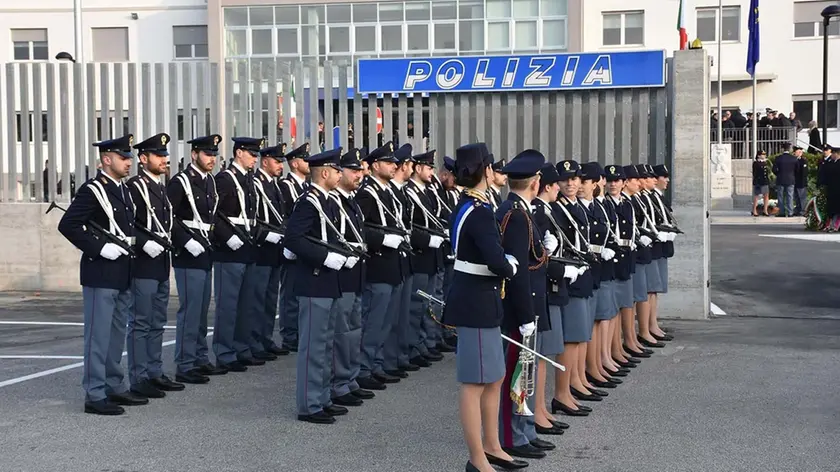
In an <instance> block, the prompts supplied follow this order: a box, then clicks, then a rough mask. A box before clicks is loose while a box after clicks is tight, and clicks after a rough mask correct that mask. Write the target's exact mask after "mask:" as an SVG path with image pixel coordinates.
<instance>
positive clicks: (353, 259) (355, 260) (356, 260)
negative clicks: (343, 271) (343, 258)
mask: <svg viewBox="0 0 840 472" xmlns="http://www.w3.org/2000/svg"><path fill="white" fill-rule="evenodd" d="M358 263H359V258H358V257H356V256H350V257H348V258H347V262H345V263H344V267H345V268H347V269H352V268H353V267H354V266H355V265H356V264H358Z"/></svg>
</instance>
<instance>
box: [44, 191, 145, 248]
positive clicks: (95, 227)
mask: <svg viewBox="0 0 840 472" xmlns="http://www.w3.org/2000/svg"><path fill="white" fill-rule="evenodd" d="M54 209H59V210H61V211H63V212H64V213H67V209H66V208H62V207H60V206H59V205H58V204H57V203H55V202H54V201H53V202H50V206H49V208H47V211H46V212H45V213H44V214H47V213H49V212H51V211H53V210H54ZM85 226H87V227H88V228H89V229H90V230H91V231H92V232H94V233H96V235H97V236H99V237H100V238H105V239H106V240H107V241H108V242H109V243H113V244H116V245H117V246H119V247H121V248H123V249H124V250H125V251H126V252H127V253H128V255H129V256H131V257H137V253H136V252H134V248H133V247H132V246H131V245H130V244H128V243H127V242H125V241H123V240H122V239H120V238H118V237H117V236H116V235H115V234H113V233H111V232H110V231H108V230H106V229H105V228H103V227H102V226H101V225H100V224H99V223H97V222H95V221H92V220H88V221H87V222H86V223H85Z"/></svg>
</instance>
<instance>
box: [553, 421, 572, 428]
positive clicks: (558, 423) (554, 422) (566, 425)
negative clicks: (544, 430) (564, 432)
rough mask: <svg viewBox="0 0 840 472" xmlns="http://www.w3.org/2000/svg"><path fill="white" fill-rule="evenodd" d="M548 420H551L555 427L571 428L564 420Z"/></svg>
mask: <svg viewBox="0 0 840 472" xmlns="http://www.w3.org/2000/svg"><path fill="white" fill-rule="evenodd" d="M548 421H550V422H551V424H553V425H554V427H555V428H560V429H569V424H568V423H564V422H562V421H557V420H548Z"/></svg>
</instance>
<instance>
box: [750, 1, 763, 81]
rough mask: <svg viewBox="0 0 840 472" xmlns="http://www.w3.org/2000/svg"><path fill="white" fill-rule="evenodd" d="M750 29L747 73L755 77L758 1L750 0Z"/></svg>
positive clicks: (757, 40) (758, 26)
mask: <svg viewBox="0 0 840 472" xmlns="http://www.w3.org/2000/svg"><path fill="white" fill-rule="evenodd" d="M747 26H749V28H750V39H749V46H748V48H747V73H748V74H750V76H753V77H754V76H755V65H756V64H758V58H759V49H760V48H759V43H760V42H761V40H760V35H759V30H760V25H759V23H758V0H750V19H749V21H748V22H747Z"/></svg>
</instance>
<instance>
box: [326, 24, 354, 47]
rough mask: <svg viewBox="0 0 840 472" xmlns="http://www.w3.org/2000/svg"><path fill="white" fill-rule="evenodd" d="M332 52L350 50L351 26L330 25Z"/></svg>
mask: <svg viewBox="0 0 840 472" xmlns="http://www.w3.org/2000/svg"><path fill="white" fill-rule="evenodd" d="M330 52H331V53H333V52H350V27H349V26H331V27H330Z"/></svg>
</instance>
